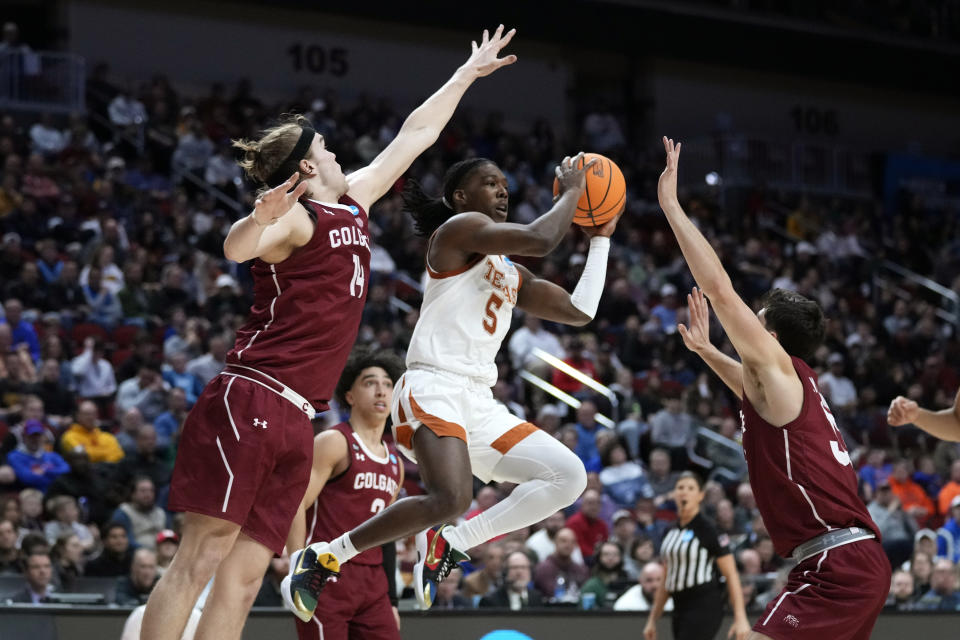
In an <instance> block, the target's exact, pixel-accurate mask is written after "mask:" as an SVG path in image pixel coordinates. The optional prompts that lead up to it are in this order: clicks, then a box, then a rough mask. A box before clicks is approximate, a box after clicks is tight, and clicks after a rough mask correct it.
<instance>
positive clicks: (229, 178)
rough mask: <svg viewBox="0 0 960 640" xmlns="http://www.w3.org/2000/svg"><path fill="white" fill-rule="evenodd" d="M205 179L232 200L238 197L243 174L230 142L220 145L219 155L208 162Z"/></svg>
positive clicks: (211, 157) (218, 148)
mask: <svg viewBox="0 0 960 640" xmlns="http://www.w3.org/2000/svg"><path fill="white" fill-rule="evenodd" d="M203 179H204V180H205V181H206V182H207V184H210V185H213V186H214V187H216V188H217V189H219V190H220V191H223V192H224V193H225V194H227V195H228V196H230V197H231V198H236V197H237V194H238V189H239V188H240V186H241V185H242V184H243V174H242V171H241V169H240V165H238V164H237V159H236V158H235V157H234V155H233V148H232V147H231V146H230V144H229V142H222V143H220V144H219V145H218V146H217V153H216V154H214V155H211V156H210V158H209V159H208V160H207V166H206V169H205V170H204V173H203Z"/></svg>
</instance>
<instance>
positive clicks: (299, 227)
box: [223, 173, 313, 262]
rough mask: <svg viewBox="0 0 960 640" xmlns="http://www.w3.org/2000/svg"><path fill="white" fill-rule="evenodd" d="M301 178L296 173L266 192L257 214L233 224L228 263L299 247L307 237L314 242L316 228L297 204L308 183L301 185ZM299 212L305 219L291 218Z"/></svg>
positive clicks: (227, 242)
mask: <svg viewBox="0 0 960 640" xmlns="http://www.w3.org/2000/svg"><path fill="white" fill-rule="evenodd" d="M299 177H300V174H299V173H294V174H293V175H292V176H290V177H289V178H288V179H287V181H286V182H284V183H283V184H281V185H277V186H276V187H274V188H273V189H270V190H269V191H266V192H264V194H263V195H261V196H260V197H259V198H257V202H256V204H255V206H254V209H253V212H251V213H250V215H248V216H245V217H243V218H240V219H239V220H237V221H236V222H234V223H233V226H232V227H230V231H229V233H227V237H226V239H225V240H224V241H223V255H224V256H225V257H226V258H227V260H233V261H234V262H246V261H247V260H252V259H254V258H260V257H262V256H264V255H266V254H268V253H270V252H271V251H273V250H274V249H278V248H281V247H283V246H284V245H286V244H289V243H291V242H293V243H295V242H296V240H297V237H298V236H302V235H303V234H304V233H306V234H307V235H306V238H307V239H309V238H310V235H312V233H313V225H312V224H310V220H309V218H308V217H307V214H306V210H305V209H303V205H301V204H300V203H298V202H297V200H299V199H300V196H302V195H303V194H304V193H305V192H306V190H307V183H306V182H305V181H304V182H301V183H300V184H297V179H298V178H299ZM294 185H296V186H294ZM296 209H300V210H301V213H302V214H303V215H301V216H297V215H289V214H290V213H291V212H293V211H295V210H296ZM301 244H303V243H301Z"/></svg>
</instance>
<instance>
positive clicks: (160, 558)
mask: <svg viewBox="0 0 960 640" xmlns="http://www.w3.org/2000/svg"><path fill="white" fill-rule="evenodd" d="M179 548H180V536H178V535H177V534H176V532H175V531H173V529H164V530H163V531H161V532H160V533H158V534H157V575H158V576H162V575H163V572H164V571H166V570H167V567H169V566H170V563H171V562H173V556H175V555H176V553H177V549H179ZM284 575H286V573H284Z"/></svg>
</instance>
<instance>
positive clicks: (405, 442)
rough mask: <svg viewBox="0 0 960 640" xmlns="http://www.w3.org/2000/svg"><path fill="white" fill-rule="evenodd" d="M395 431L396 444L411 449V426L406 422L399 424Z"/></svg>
mask: <svg viewBox="0 0 960 640" xmlns="http://www.w3.org/2000/svg"><path fill="white" fill-rule="evenodd" d="M396 432H397V444H399V445H400V446H403V447H406V448H407V449H410V450H411V451H413V427H411V426H410V425H408V424H399V425H397V428H396Z"/></svg>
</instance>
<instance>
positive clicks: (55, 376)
mask: <svg viewBox="0 0 960 640" xmlns="http://www.w3.org/2000/svg"><path fill="white" fill-rule="evenodd" d="M64 365H66V369H67V370H69V365H68V364H67V363H64ZM64 377H65V376H64V369H63V368H61V366H60V363H59V362H58V361H56V360H54V359H53V358H49V359H46V360H44V361H43V364H42V365H41V369H40V381H39V382H38V383H37V384H36V385H34V389H33V391H34V393H36V395H37V397H38V398H39V399H40V401H41V403H42V406H43V408H44V409H45V410H46V411H47V412H48V413H47V415H46V418H47V419H48V420H49V421H50V422H51V423H53V424H55V425H56V426H57V427H60V426H62V425H65V424H67V421H68V420H69V418H70V415H71V414H72V413H73V410H74V406H75V403H74V395H73V393H72V392H71V391H70V387H69V386H68V385H65V384H64V383H63V378H64ZM67 377H70V376H69V374H68V376H67Z"/></svg>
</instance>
